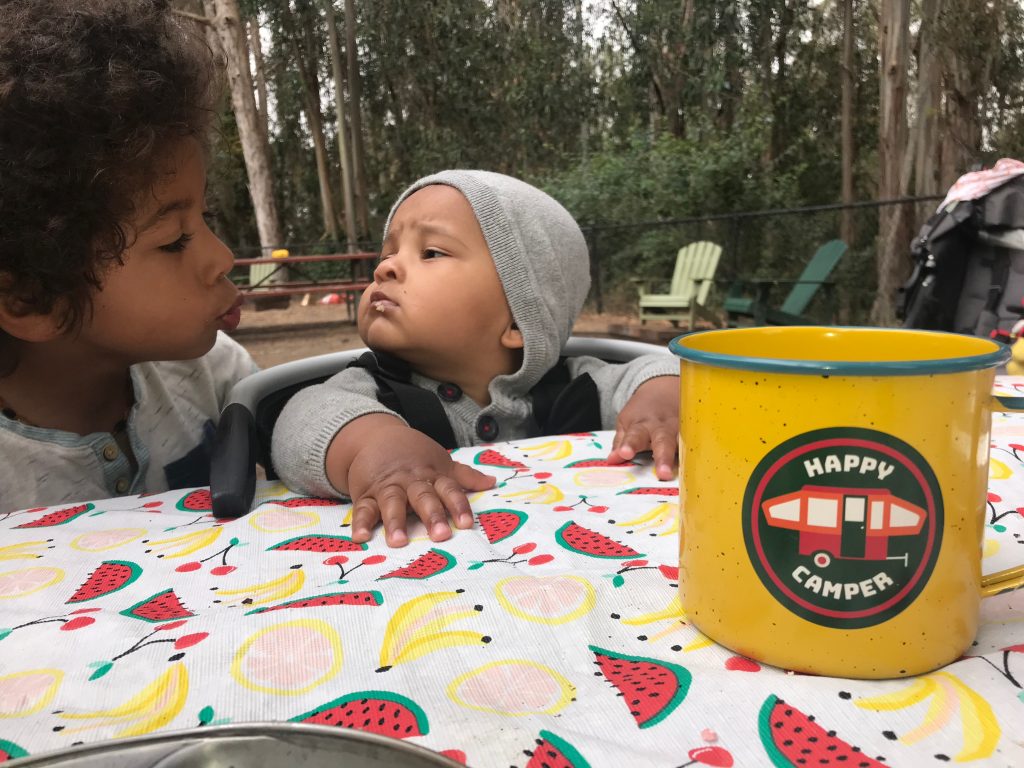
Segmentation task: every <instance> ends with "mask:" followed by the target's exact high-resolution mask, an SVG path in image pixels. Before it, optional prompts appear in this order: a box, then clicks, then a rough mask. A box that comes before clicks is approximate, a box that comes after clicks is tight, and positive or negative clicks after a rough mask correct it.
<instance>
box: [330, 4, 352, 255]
mask: <svg viewBox="0 0 1024 768" xmlns="http://www.w3.org/2000/svg"><path fill="white" fill-rule="evenodd" d="M324 8H325V9H326V11H327V38H328V47H329V48H330V53H331V72H332V74H333V75H334V111H335V114H336V115H337V121H338V126H337V130H338V157H339V159H340V160H341V196H342V202H343V203H344V205H345V245H346V248H347V249H348V251H349V252H350V253H354V252H355V251H356V250H357V248H356V215H355V204H354V200H353V195H352V168H351V166H350V164H349V146H348V143H349V142H348V129H347V127H346V121H345V72H344V65H343V64H342V60H341V48H340V47H339V45H338V28H337V26H336V25H335V23H334V0H325V2H324Z"/></svg>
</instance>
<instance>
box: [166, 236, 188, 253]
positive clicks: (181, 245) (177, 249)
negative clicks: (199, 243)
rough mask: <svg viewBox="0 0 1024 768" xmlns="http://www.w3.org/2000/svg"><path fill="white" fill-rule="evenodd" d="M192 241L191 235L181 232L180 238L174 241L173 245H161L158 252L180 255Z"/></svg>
mask: <svg viewBox="0 0 1024 768" xmlns="http://www.w3.org/2000/svg"><path fill="white" fill-rule="evenodd" d="M190 240H192V235H191V234H189V233H188V232H182V233H181V237H179V238H178V239H177V240H175V241H174V242H173V243H167V244H166V245H161V246H160V250H161V251H164V252H165V253H181V252H182V251H184V250H185V248H186V247H187V246H188V244H189V241H190Z"/></svg>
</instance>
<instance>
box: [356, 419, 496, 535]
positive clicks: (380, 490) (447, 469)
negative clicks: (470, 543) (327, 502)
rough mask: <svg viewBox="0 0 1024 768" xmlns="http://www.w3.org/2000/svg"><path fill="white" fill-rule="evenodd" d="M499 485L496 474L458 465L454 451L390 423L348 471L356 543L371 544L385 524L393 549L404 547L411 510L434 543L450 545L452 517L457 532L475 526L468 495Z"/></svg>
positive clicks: (370, 441)
mask: <svg viewBox="0 0 1024 768" xmlns="http://www.w3.org/2000/svg"><path fill="white" fill-rule="evenodd" d="M357 421H358V420H357ZM353 423H355V422H353ZM494 483H495V478H494V477H492V476H491V475H485V474H484V473H482V472H480V471H478V470H476V469H474V468H473V467H470V466H467V465H466V464H460V463H458V462H456V461H452V458H451V456H450V455H449V454H448V451H446V450H445V449H444V448H442V447H441V446H440V445H439V444H438V443H437V442H435V441H434V440H432V439H431V438H429V437H427V436H426V435H424V434H423V433H422V432H419V431H417V430H415V429H412V428H411V427H407V426H405V425H404V424H395V425H388V426H387V427H386V428H385V429H384V430H378V431H376V432H375V434H374V435H373V436H372V438H370V439H367V440H366V441H365V443H364V445H363V446H362V447H361V448H360V449H359V450H358V451H357V452H356V454H355V455H354V457H353V460H352V463H351V464H350V466H349V469H348V492H349V495H350V496H351V497H352V539H353V540H354V541H357V542H363V541H367V540H369V538H370V536H371V535H372V533H373V528H374V526H376V524H377V522H378V521H383V523H384V540H385V541H386V542H387V544H388V546H391V547H404V546H405V545H406V544H407V543H408V542H409V537H408V534H407V533H406V528H405V521H406V516H407V514H408V510H409V508H410V507H411V508H412V510H413V511H414V512H415V513H416V515H417V516H418V517H419V518H420V520H422V521H423V524H424V525H425V526H426V527H427V534H428V535H429V536H430V539H431V541H444V540H445V539H447V538H449V537H450V536H451V535H452V532H451V528H450V527H449V525H448V515H451V518H452V521H453V522H454V523H455V526H456V527H457V528H470V527H472V525H473V513H472V511H471V510H470V506H469V499H467V498H466V491H467V490H469V491H483V490H487V489H488V488H491V487H493V486H494Z"/></svg>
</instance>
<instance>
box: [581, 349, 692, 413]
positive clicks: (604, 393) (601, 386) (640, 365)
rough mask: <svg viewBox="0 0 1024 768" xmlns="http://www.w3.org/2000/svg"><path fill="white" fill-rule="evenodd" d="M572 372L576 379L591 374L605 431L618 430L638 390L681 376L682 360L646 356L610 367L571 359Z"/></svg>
mask: <svg viewBox="0 0 1024 768" xmlns="http://www.w3.org/2000/svg"><path fill="white" fill-rule="evenodd" d="M568 363H569V372H570V373H571V374H572V376H573V377H574V378H575V377H576V376H579V375H581V374H584V373H589V374H590V376H591V378H593V379H594V383H595V384H596V385H597V391H598V394H599V395H600V397H601V428H602V429H615V421H616V419H617V418H618V417H619V411H621V410H622V408H623V406H624V405H625V404H626V403H627V402H629V398H631V397H632V396H633V393H634V392H636V390H637V388H638V387H639V386H640V385H641V384H643V383H644V382H645V381H648V380H649V379H653V378H656V377H658V376H678V375H679V359H678V358H677V357H675V356H674V355H658V354H655V355H642V356H641V357H637V358H635V359H633V360H630V361H629V362H628V363H621V364H615V363H606V362H605V361H604V360H599V359H597V358H596V357H585V356H584V357H571V358H569V360H568Z"/></svg>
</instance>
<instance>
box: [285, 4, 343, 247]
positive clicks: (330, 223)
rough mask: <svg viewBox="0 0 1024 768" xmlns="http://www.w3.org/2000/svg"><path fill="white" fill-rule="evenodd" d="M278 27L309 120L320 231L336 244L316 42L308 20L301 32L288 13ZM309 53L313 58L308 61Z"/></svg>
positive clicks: (334, 215)
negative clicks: (292, 60)
mask: <svg viewBox="0 0 1024 768" xmlns="http://www.w3.org/2000/svg"><path fill="white" fill-rule="evenodd" d="M281 18H282V27H283V29H284V32H285V34H286V35H287V37H288V41H289V43H290V44H291V48H292V52H293V54H294V57H295V68H296V70H297V71H298V74H299V82H301V83H302V105H303V107H302V111H303V112H304V113H305V115H306V120H307V122H308V123H309V133H310V137H311V138H312V140H313V156H314V158H315V160H316V178H317V183H318V185H319V190H320V213H321V216H322V217H323V223H324V233H325V234H326V235H327V236H328V237H330V238H331V241H332V242H335V243H337V242H338V241H339V238H338V216H337V212H336V210H335V207H334V192H333V191H332V190H331V171H330V163H329V162H328V159H327V141H326V139H325V137H324V120H323V112H322V111H321V108H320V76H319V74H318V69H319V66H318V65H319V62H318V61H317V60H316V55H317V53H316V52H317V51H318V50H319V44H318V43H317V42H316V41H314V40H312V39H311V37H312V33H311V30H310V25H309V24H308V23H301V22H300V23H301V27H302V29H301V32H300V31H299V30H298V29H296V25H295V23H294V22H293V20H292V17H291V15H290V14H287V13H286V14H283V15H282V17H281ZM309 52H312V57H313V60H312V61H310V54H309Z"/></svg>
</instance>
